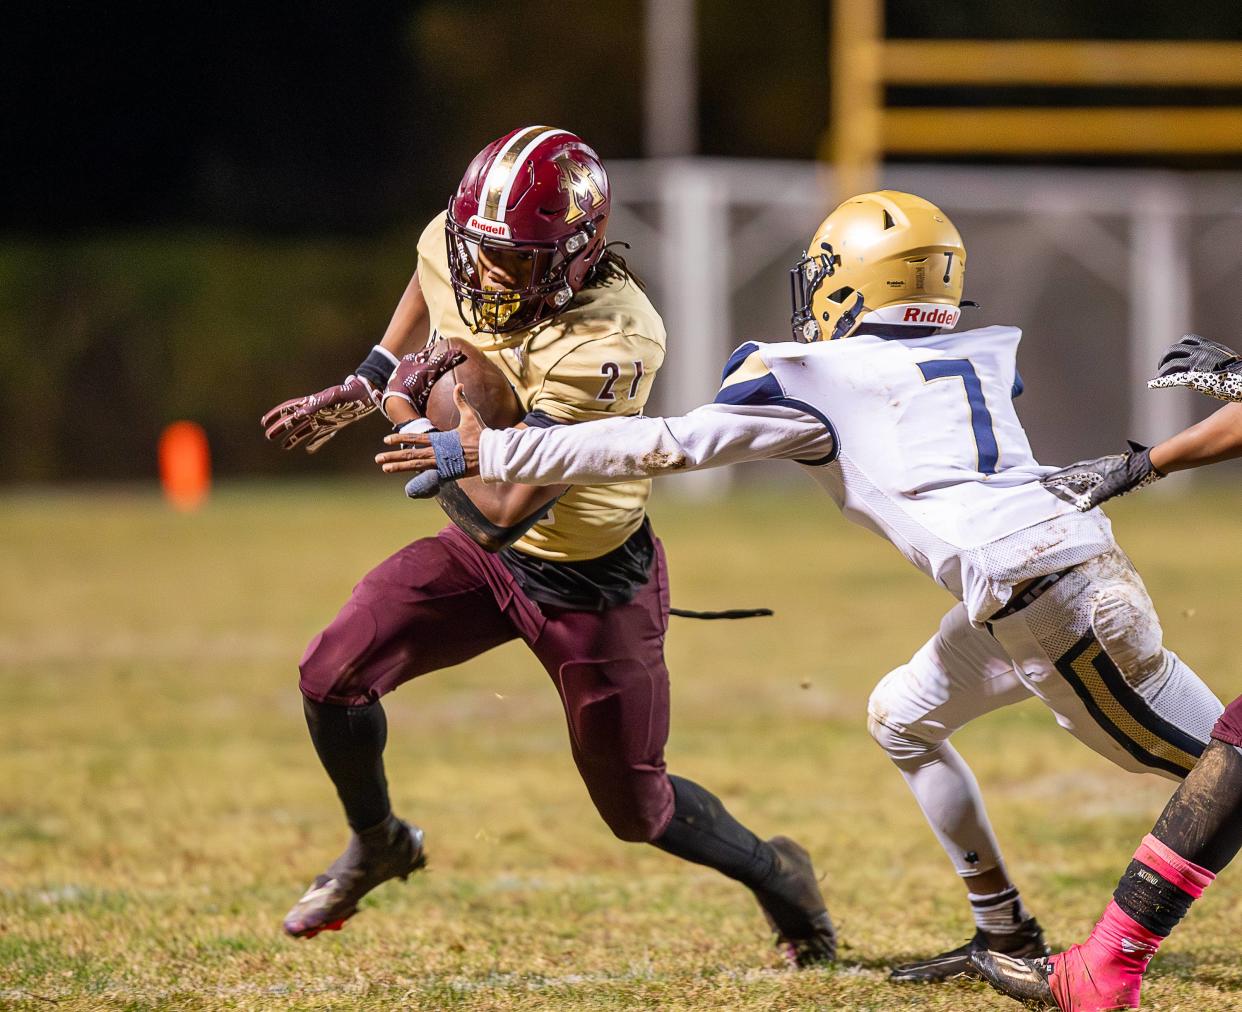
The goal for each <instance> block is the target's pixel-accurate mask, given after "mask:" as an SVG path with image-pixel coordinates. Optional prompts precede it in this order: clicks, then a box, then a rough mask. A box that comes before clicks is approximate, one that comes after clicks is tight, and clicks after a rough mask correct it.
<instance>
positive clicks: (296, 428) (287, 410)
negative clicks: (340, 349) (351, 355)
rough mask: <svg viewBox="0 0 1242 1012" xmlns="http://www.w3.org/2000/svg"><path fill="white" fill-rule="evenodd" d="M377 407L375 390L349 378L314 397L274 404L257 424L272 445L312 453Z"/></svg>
mask: <svg viewBox="0 0 1242 1012" xmlns="http://www.w3.org/2000/svg"><path fill="white" fill-rule="evenodd" d="M378 404H379V389H378V387H376V386H375V385H374V384H373V383H372V382H371V381H370V380H367V379H364V378H363V377H361V376H349V377H347V378H346V380H345V382H344V383H338V384H337V385H336V386H333V387H328V388H327V389H326V390H320V391H319V393H317V394H311V395H309V396H308V397H294V398H293V399H292V400H289V401H285V402H284V403H283V404H277V405H276V407H274V408H272V410H271V411H269V412H268V413H267V414H266V415H264V416H263V418H262V419H261V420H260V422H259V424H260V425H262V426H263V430H264V431H263V434H264V435H265V436H266V437H267V438H268V439H270V440H271V441H272V442H279V443H280V448H281V449H282V450H292V449H293V448H294V447H295V446H301V445H302V444H303V443H305V444H306V452H307V453H314V452H315V451H316V450H318V449H319V448H320V447H321V446H323V444H324V443H326V442H327V441H328V440H329V439H331V438H332V437H333V436H335V435H336V434H337V432H338V431H339V430H341V429H343V428H345V426H346V425H349V424H350V423H351V422H356V421H357V420H358V419H359V418H364V417H365V416H367V415H369V414H370V413H371V412H372V411H374V410H375V409H376V407H377V406H378Z"/></svg>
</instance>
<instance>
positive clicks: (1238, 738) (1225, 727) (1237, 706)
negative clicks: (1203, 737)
mask: <svg viewBox="0 0 1242 1012" xmlns="http://www.w3.org/2000/svg"><path fill="white" fill-rule="evenodd" d="M1212 737H1213V738H1215V739H1216V740H1217V741H1223V742H1224V743H1225V744H1226V745H1234V746H1237V747H1238V748H1242V696H1239V697H1238V698H1237V699H1235V700H1234V701H1233V702H1232V703H1230V704H1229V705H1228V706H1226V707H1225V712H1224V713H1222V714H1221V715H1220V717H1219V718H1218V719H1217V721H1216V726H1215V727H1214V728H1212Z"/></svg>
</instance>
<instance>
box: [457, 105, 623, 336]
mask: <svg viewBox="0 0 1242 1012" xmlns="http://www.w3.org/2000/svg"><path fill="white" fill-rule="evenodd" d="M611 209H612V196H611V193H610V191H609V188H608V174H607V172H605V171H604V165H603V163H602V162H601V161H600V160H599V155H597V154H596V153H595V152H594V151H593V150H592V149H591V147H590V146H589V145H587V144H586V142H584V141H583V140H582V138H580V137H578V136H577V135H576V134H571V133H570V132H569V131H568V130H557V129H556V128H555V127H547V126H530V127H523V128H521V129H520V130H514V131H512V132H510V133H507V134H505V135H504V136H503V137H501V138H500V139H499V140H497V141H493V142H492V143H491V144H489V145H488V146H487V147H485V148H484V149H483V150H482V151H480V152H479V153H478V154H477V155H475V157H474V161H472V162H471V163H470V167H469V168H468V169H466V174H465V176H463V177H462V180H461V184H460V185H459V186H458V187H457V193H456V194H455V195H454V196H453V199H452V200H450V201H449V206H448V219H447V221H446V222H445V226H444V231H445V239H446V241H447V243H448V262H449V277H450V279H451V280H452V283H453V292H454V293H455V294H456V296H457V310H458V312H459V313H460V314H461V318H462V320H463V321H464V322H465V324H466V326H468V327H469V328H470V329H471V330H472V331H473V332H475V333H478V332H479V331H483V332H485V333H490V334H502V333H508V332H511V331H515V330H521V329H523V328H525V327H529V326H530V325H531V324H533V323H536V322H538V321H539V320H543V319H547V318H548V317H550V316H553V315H555V314H556V313H558V312H560V311H561V310H562V309H564V308H565V306H567V305H568V304H569V300H570V299H572V298H573V297H574V295H575V294H576V293H577V292H578V291H579V290H580V289H581V288H582V285H583V284H584V283H585V281H586V277H587V274H588V272H589V271H590V270H591V268H592V267H594V266H595V264H596V262H597V261H598V260H599V258H600V256H601V254H602V253H603V252H604V229H605V227H606V226H607V224H608V212H609V211H610V210H611Z"/></svg>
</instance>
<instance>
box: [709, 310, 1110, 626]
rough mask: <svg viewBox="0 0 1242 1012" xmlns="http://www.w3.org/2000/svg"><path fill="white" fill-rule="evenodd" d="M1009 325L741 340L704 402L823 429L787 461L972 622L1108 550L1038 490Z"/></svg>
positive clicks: (1092, 516) (1015, 335)
mask: <svg viewBox="0 0 1242 1012" xmlns="http://www.w3.org/2000/svg"><path fill="white" fill-rule="evenodd" d="M1020 339H1021V331H1019V330H1018V329H1017V328H1016V327H983V328H980V329H977V330H967V331H962V332H958V333H954V332H947V333H943V332H942V333H939V334H934V335H932V336H930V337H921V338H901V339H892V340H889V339H885V338H880V337H876V336H873V335H865V334H861V335H855V336H853V337H850V338H848V339H846V340H841V341H828V342H818V343H815V344H795V343H792V342H791V343H784V344H769V345H759V344H750V345H743V346H742V347H741V348H739V349H738V350H737V352H735V353H734V355H733V357H732V358H731V359H730V360H729V363H728V365H726V367H725V375H724V377H723V385H722V387H721V390H720V393H719V394H718V395H717V398H716V400H717V402H718V403H722V404H735V405H758V404H763V403H767V404H773V405H776V404H783V405H788V406H790V407H797V408H800V409H801V410H802V411H804V412H808V413H810V414H813V415H815V416H817V417H818V418H819V419H820V420H821V421H822V422H823V424H824V425H826V426H828V427H829V428H830V429H831V430H832V434H833V440H832V442H833V452H832V453H831V454H829V455H828V456H829V458H830V459H821V460H814V461H806V460H803V461H800V463H802V464H803V465H804V466H805V467H806V469H807V471H808V472H809V473H810V474H811V475H812V477H814V478H815V479H816V481H818V482H819V483H820V484H821V485H822V486H824V488H825V489H826V490H827V492H828V493H829V495H831V496H832V498H833V499H834V500H835V501H836V503H837V505H838V506H839V507H840V508H841V511H842V512H843V513H844V514H845V516H846V517H848V518H849V519H850V520H853V521H854V522H856V523H859V524H861V525H862V526H864V527H867V528H869V529H871V530H873V531H875V532H876V533H878V534H880V535H881V536H882V537H884V538H886V539H887V540H889V541H891V542H892V543H893V545H894V546H896V548H897V549H898V550H899V551H900V552H901V553H902V554H903V555H905V556H906V558H908V559H909V560H910V561H911V562H913V563H914V564H915V565H916V566H918V567H919V568H920V569H922V570H923V571H924V572H926V573H927V574H928V575H929V576H931V577H932V578H933V579H935V580H936V582H937V583H939V584H940V585H941V586H943V587H945V588H946V589H948V590H950V591H951V592H953V593H954V594H955V595H956V596H957V597H958V598H959V599H961V600H963V601H964V602H965V604H966V606H967V609H968V611H969V613H970V616H971V618H972V619H973V620H975V621H981V620H983V619H986V618H987V617H988V616H989V615H991V614H992V613H994V612H995V611H996V610H997V609H998V608H1000V607H1001V606H1002V605H1004V604H1005V603H1006V601H1007V600H1008V598H1009V596H1010V592H1011V590H1012V587H1013V586H1014V585H1015V584H1017V583H1020V582H1022V581H1023V580H1026V579H1030V578H1031V577H1035V576H1042V575H1045V574H1047V573H1052V572H1056V571H1058V570H1061V569H1064V568H1066V567H1068V566H1072V565H1077V564H1078V563H1080V562H1085V561H1087V560H1088V559H1091V558H1094V557H1096V556H1097V555H1100V554H1103V553H1104V552H1106V551H1108V550H1109V549H1110V548H1111V547H1112V545H1113V538H1112V532H1111V528H1110V527H1109V523H1108V519H1107V518H1106V517H1105V516H1104V515H1103V514H1102V513H1100V512H1099V511H1098V510H1095V511H1092V512H1091V513H1087V514H1083V513H1079V512H1077V511H1076V510H1075V509H1074V508H1073V507H1072V506H1070V505H1068V504H1067V503H1064V502H1062V501H1061V500H1060V499H1058V498H1057V497H1056V496H1054V495H1052V494H1051V493H1049V492H1048V491H1046V490H1045V489H1044V488H1043V486H1041V485H1040V483H1039V480H1040V478H1041V477H1043V476H1044V475H1045V474H1048V473H1049V472H1050V471H1051V470H1052V468H1049V467H1044V466H1041V465H1040V464H1039V463H1038V462H1037V461H1036V460H1035V458H1034V456H1033V455H1032V453H1031V446H1030V442H1029V441H1028V440H1027V436H1026V432H1025V431H1024V430H1023V428H1022V423H1021V422H1020V421H1019V420H1018V416H1017V412H1016V411H1015V410H1014V406H1013V398H1014V397H1015V396H1017V394H1019V393H1020V392H1021V381H1020V379H1019V378H1018V375H1017V359H1016V355H1017V348H1018V342H1019V340H1020Z"/></svg>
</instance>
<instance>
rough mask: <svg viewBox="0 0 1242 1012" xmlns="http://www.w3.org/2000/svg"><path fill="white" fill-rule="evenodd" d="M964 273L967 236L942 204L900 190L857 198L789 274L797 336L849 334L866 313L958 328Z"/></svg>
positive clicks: (889, 320) (872, 319)
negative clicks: (965, 238) (956, 225)
mask: <svg viewBox="0 0 1242 1012" xmlns="http://www.w3.org/2000/svg"><path fill="white" fill-rule="evenodd" d="M965 273H966V248H965V247H964V246H963V245H962V237H961V236H960V235H959V234H958V231H957V229H956V228H954V227H953V222H951V221H949V218H948V216H947V215H946V214H945V213H944V212H943V211H941V210H940V208H938V207H937V206H936V205H935V204H933V203H931V202H930V201H927V200H924V199H923V198H922V197H916V196H915V195H914V194H912V193H901V192H900V191H898V190H877V191H876V192H874V193H863V194H859V195H858V196H857V197H851V198H850V199H849V200H847V201H845V202H844V203H843V204H841V205H840V206H839V207H838V208H837V209H836V210H835V211H833V212H832V214H830V215H828V217H827V218H825V219H824V221H823V224H821V225H820V226H819V228H817V229H816V230H815V234H814V235H813V236H812V237H811V242H810V246H809V248H808V249H807V250H806V251H804V252H803V254H802V259H801V260H799V261H798V262H797V263H796V264H795V265H794V266H793V268H792V269H791V270H790V272H789V280H790V288H791V294H792V296H793V316H792V317H791V318H790V323H791V324H792V326H793V335H794V340H795V341H802V342H809V341H835V340H836V339H837V338H841V337H849V335H850V334H852V333H853V332H854V331H855V330H856V329H857V328H858V325H859V324H860V323H861V322H862V321H863V320H864V319H866V320H867V322H868V323H883V324H889V325H896V326H906V327H952V326H955V325H956V324H957V320H958V317H959V316H960V315H961V309H960V308H959V307H960V305H961V302H962V281H963V279H964V277H965Z"/></svg>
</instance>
